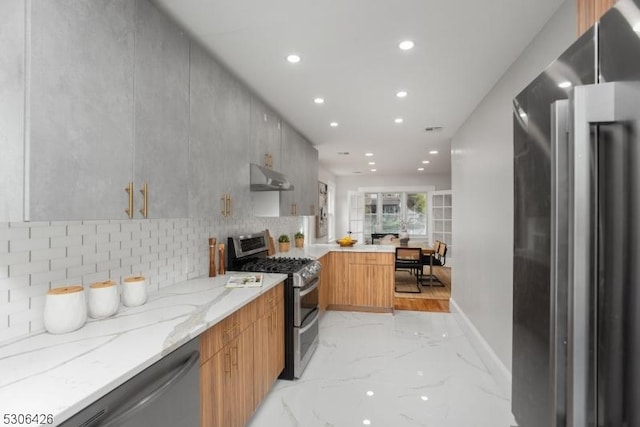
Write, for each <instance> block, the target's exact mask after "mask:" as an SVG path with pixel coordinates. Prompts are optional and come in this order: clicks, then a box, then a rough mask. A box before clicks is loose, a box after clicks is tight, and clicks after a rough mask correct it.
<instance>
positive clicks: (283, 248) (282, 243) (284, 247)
mask: <svg viewBox="0 0 640 427" xmlns="http://www.w3.org/2000/svg"><path fill="white" fill-rule="evenodd" d="M290 245H291V243H290V240H289V236H287V235H286V234H281V235H280V237H278V249H279V251H280V252H289V247H290Z"/></svg>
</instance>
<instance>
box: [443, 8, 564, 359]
mask: <svg viewBox="0 0 640 427" xmlns="http://www.w3.org/2000/svg"><path fill="white" fill-rule="evenodd" d="M576 32H577V30H576V7H575V1H574V0H566V1H565V2H564V3H563V4H562V6H561V7H560V8H559V9H558V11H557V12H556V14H555V15H554V16H553V17H552V18H551V19H550V20H549V22H548V23H547V24H546V25H545V27H544V28H543V29H542V31H541V32H540V33H539V34H538V35H537V36H536V37H535V38H534V39H533V41H532V42H531V43H530V45H529V46H528V47H527V48H526V49H525V50H524V51H523V53H522V55H521V56H520V57H519V58H518V59H517V60H516V61H515V62H514V63H513V64H512V65H511V67H510V68H509V69H508V70H507V71H506V72H505V74H504V75H503V76H502V77H501V78H500V80H499V81H498V83H497V84H496V85H495V86H494V88H493V89H492V90H491V91H490V92H489V94H488V95H487V96H486V97H485V98H484V99H483V100H482V101H481V103H480V104H479V105H478V107H477V108H476V109H475V110H474V112H473V113H472V114H471V115H470V116H469V117H468V118H467V120H466V121H465V122H464V124H463V125H462V126H461V128H460V129H459V130H458V132H457V133H456V134H455V136H454V138H453V140H452V190H453V193H454V196H455V209H453V224H454V226H455V233H454V239H453V241H454V245H455V248H456V268H455V269H454V270H452V298H453V300H454V301H455V303H456V304H457V305H458V306H459V307H460V308H461V310H462V311H463V312H464V313H465V314H466V316H467V317H468V318H469V319H470V320H471V322H472V323H473V325H474V326H475V328H476V329H477V330H478V331H479V333H480V334H481V335H482V337H483V338H484V340H485V341H486V342H487V343H488V344H489V345H490V346H491V348H492V350H493V351H494V352H495V354H496V355H497V357H498V358H499V359H500V361H501V362H502V363H503V364H504V365H505V367H506V368H507V369H508V370H509V371H511V333H512V308H513V304H512V297H513V293H512V286H513V280H512V276H513V266H512V249H513V159H512V156H513V146H512V141H513V124H512V112H511V106H512V99H513V97H514V96H515V95H516V94H518V93H519V92H520V91H521V90H522V89H524V87H525V86H526V85H527V84H528V83H529V82H530V81H531V80H533V78H534V77H536V76H537V75H538V74H539V73H540V72H541V71H542V70H543V69H544V68H545V67H546V66H547V65H548V64H549V63H551V62H552V61H553V60H554V59H555V58H556V57H557V56H559V54H560V53H562V52H563V51H564V50H565V49H566V48H567V47H568V46H569V45H570V44H571V43H572V42H573V41H574V40H575V39H576V38H577V36H576ZM540 309H541V310H542V311H544V310H546V308H545V307H541V308H540ZM542 315H544V313H543V314H542Z"/></svg>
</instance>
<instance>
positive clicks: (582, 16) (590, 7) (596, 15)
mask: <svg viewBox="0 0 640 427" xmlns="http://www.w3.org/2000/svg"><path fill="white" fill-rule="evenodd" d="M615 3H616V0H577V6H578V7H577V10H578V35H581V34H582V33H584V32H585V31H587V30H588V29H589V28H591V26H592V25H593V24H595V23H596V21H597V20H598V19H600V17H601V16H602V15H603V14H604V13H605V12H606V11H607V10H609V8H611V6H613V5H614V4H615Z"/></svg>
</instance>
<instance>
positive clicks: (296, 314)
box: [227, 232, 321, 380]
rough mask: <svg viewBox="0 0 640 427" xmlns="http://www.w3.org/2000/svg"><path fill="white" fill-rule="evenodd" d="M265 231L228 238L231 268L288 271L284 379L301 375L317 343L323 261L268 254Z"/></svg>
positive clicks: (272, 271) (282, 377)
mask: <svg viewBox="0 0 640 427" xmlns="http://www.w3.org/2000/svg"><path fill="white" fill-rule="evenodd" d="M268 250H269V243H268V238H267V235H266V233H265V232H259V233H252V234H246V235H241V236H234V237H229V240H228V257H227V258H228V259H227V265H228V268H229V270H234V271H257V272H264V273H282V274H287V279H286V280H285V283H284V284H285V288H284V307H285V308H284V334H285V335H284V345H285V349H284V355H285V363H284V370H283V371H282V373H281V374H280V378H281V379H287V380H292V379H295V378H300V376H301V375H302V371H304V368H305V367H306V366H307V364H308V363H309V360H310V359H311V356H312V355H313V352H314V351H315V349H316V348H317V346H318V341H319V339H318V330H319V327H318V319H319V317H318V316H319V314H320V306H319V300H318V284H319V283H320V269H321V266H320V263H319V262H318V261H316V260H314V259H309V258H287V257H277V258H272V257H268V256H267V254H268Z"/></svg>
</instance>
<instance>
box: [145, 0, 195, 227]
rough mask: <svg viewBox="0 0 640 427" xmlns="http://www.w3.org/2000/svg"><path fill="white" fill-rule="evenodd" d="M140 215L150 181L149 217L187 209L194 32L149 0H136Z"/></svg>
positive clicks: (175, 214)
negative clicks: (144, 189)
mask: <svg viewBox="0 0 640 427" xmlns="http://www.w3.org/2000/svg"><path fill="white" fill-rule="evenodd" d="M134 103H135V110H134V114H135V116H134V118H135V138H134V184H135V198H136V200H135V206H136V209H135V210H134V213H135V217H137V218H141V217H142V214H141V212H140V208H142V207H143V205H144V200H143V195H142V194H141V192H140V191H138V190H139V189H140V188H142V186H143V184H144V183H147V185H148V194H147V200H148V204H147V212H148V217H149V218H180V217H186V216H187V215H188V203H189V199H188V183H189V170H188V167H189V38H188V37H187V36H186V35H185V34H183V32H182V31H181V30H180V28H179V27H178V26H177V25H175V24H174V23H173V21H171V20H170V19H169V18H167V17H166V16H165V15H164V14H163V13H161V12H160V11H159V10H158V9H157V8H156V7H155V6H153V5H151V4H150V3H149V2H148V1H147V0H138V1H136V36H135V97H134Z"/></svg>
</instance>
